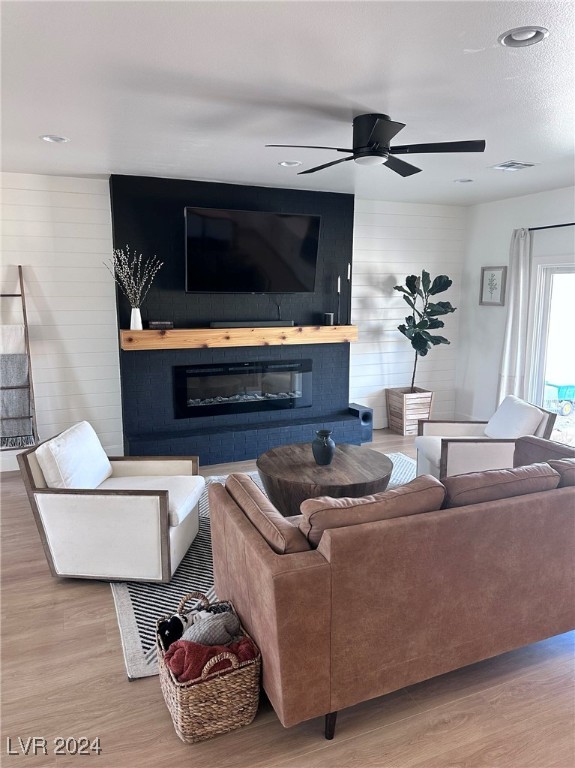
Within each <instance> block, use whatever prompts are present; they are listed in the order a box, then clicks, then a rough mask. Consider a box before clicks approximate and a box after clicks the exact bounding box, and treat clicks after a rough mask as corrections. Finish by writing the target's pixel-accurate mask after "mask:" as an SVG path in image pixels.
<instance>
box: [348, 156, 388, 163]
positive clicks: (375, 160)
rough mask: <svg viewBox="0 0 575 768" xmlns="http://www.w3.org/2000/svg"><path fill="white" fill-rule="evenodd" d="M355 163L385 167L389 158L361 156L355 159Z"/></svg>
mask: <svg viewBox="0 0 575 768" xmlns="http://www.w3.org/2000/svg"><path fill="white" fill-rule="evenodd" d="M353 162H354V163H357V164H358V165H383V164H384V163H386V162H387V157H382V156H381V155H360V156H359V157H354V158H353Z"/></svg>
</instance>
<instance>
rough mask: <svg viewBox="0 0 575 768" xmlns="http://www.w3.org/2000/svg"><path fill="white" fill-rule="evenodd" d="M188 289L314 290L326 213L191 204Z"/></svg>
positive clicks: (186, 218) (260, 291) (247, 291)
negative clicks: (265, 210) (318, 252)
mask: <svg viewBox="0 0 575 768" xmlns="http://www.w3.org/2000/svg"><path fill="white" fill-rule="evenodd" d="M185 220H186V291H187V292H189V293H310V292H313V290H314V288H315V274H316V267H317V251H318V242H319V229H320V217H319V216H310V215H306V214H293V213H270V212H264V211H236V210H222V209H219V208H186V209H185Z"/></svg>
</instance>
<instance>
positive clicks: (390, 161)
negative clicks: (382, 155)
mask: <svg viewBox="0 0 575 768" xmlns="http://www.w3.org/2000/svg"><path fill="white" fill-rule="evenodd" d="M385 164H386V166H387V167H388V168H390V169H391V170H392V171H395V172H396V173H399V175H400V176H404V177H405V176H413V174H414V173H420V172H421V168H416V167H415V165H411V164H410V163H406V162H404V161H403V160H399V159H398V158H397V157H392V156H391V155H390V156H389V157H388V158H387V162H386V163H385Z"/></svg>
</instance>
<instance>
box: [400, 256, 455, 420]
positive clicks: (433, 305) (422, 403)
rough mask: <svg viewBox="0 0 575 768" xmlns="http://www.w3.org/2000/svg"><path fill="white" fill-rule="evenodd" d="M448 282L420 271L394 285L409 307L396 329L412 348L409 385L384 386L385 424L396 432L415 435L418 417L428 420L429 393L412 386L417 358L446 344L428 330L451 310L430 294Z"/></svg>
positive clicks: (446, 287) (441, 288) (439, 290)
mask: <svg viewBox="0 0 575 768" xmlns="http://www.w3.org/2000/svg"><path fill="white" fill-rule="evenodd" d="M452 282H453V281H452V280H450V279H449V277H447V275H438V276H437V277H436V278H435V279H434V280H433V282H432V281H431V277H430V276H429V272H426V271H425V270H423V271H422V273H421V277H418V276H417V275H408V276H407V277H406V278H405V286H403V285H396V286H394V290H395V291H399V292H400V293H402V294H403V299H404V301H405V302H406V303H407V304H408V305H409V307H410V308H411V310H412V314H411V315H408V316H407V317H406V318H405V324H402V325H399V326H398V330H399V331H400V332H401V333H402V334H403V335H404V336H405V337H406V338H407V339H409V341H410V342H411V346H412V347H413V349H414V350H415V361H414V364H413V374H412V377H411V386H409V387H394V388H391V389H386V402H387V422H388V424H387V425H388V427H389V429H391V431H392V432H397V433H399V434H400V435H416V434H417V427H418V424H417V422H418V421H419V419H428V418H429V414H430V413H431V405H432V401H433V392H431V391H430V390H426V389H422V388H421V387H416V386H415V372H416V369H417V360H418V358H419V357H425V355H427V353H428V352H429V350H430V349H431V348H432V347H435V346H437V345H439V344H449V343H450V342H449V341H448V340H447V339H446V338H445V337H444V336H438V335H432V334H431V333H430V331H433V330H436V329H437V328H443V326H444V325H445V323H444V322H443V320H438V317H439V316H440V315H447V314H450V313H451V312H455V307H452V306H451V304H450V303H449V302H448V301H437V302H435V301H432V297H433V296H435V295H436V294H438V293H443V292H444V291H446V290H447V289H448V288H449V287H450V286H451V285H452ZM418 301H420V302H421V304H420V305H419V306H418Z"/></svg>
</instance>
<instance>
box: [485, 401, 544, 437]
mask: <svg viewBox="0 0 575 768" xmlns="http://www.w3.org/2000/svg"><path fill="white" fill-rule="evenodd" d="M543 418H547V417H546V416H545V414H543V413H541V411H540V410H539V408H536V407H535V406H534V405H531V404H530V403H526V402H525V401H524V400H520V399H519V398H518V397H515V395H507V397H506V398H505V399H504V400H503V401H502V402H501V404H500V405H499V408H498V409H497V410H496V411H495V413H494V414H493V416H492V417H491V418H490V419H489V421H488V422H487V424H486V426H485V434H486V435H487V437H495V438H497V437H501V438H509V437H521V436H522V435H534V434H535V432H536V430H537V427H538V426H539V424H540V423H541V421H542V419H543Z"/></svg>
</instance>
